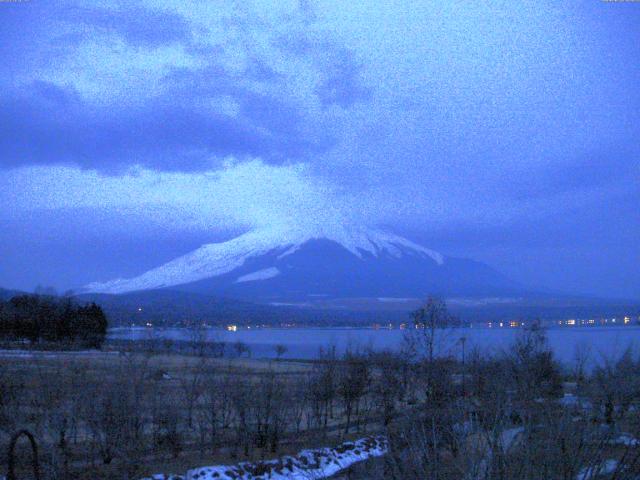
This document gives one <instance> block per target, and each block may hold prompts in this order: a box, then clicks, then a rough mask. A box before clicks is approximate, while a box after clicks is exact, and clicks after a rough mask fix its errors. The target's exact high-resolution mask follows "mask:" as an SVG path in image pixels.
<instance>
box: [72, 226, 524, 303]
mask: <svg viewBox="0 0 640 480" xmlns="http://www.w3.org/2000/svg"><path fill="white" fill-rule="evenodd" d="M162 288H172V289H177V290H188V291H195V292H205V293H215V294H219V295H225V296H229V297H235V298H244V299H251V300H257V301H269V302H276V301H291V300H296V301H301V300H305V299H318V298H336V297H342V298H344V297H369V298H375V297H383V298H388V297H393V298H395V297H416V296H418V297H419V296H424V295H427V294H442V295H494V294H504V293H512V292H513V291H515V290H517V287H516V286H514V284H513V283H512V282H510V281H509V280H507V279H506V278H505V277H503V276H502V275H500V274H498V273H497V272H495V271H494V270H492V269H491V268H489V267H487V266H485V265H483V264H480V263H477V262H473V261H470V260H461V259H455V258H450V257H445V256H443V255H442V254H440V253H438V252H435V251H433V250H430V249H428V248H425V247H423V246H421V245H418V244H416V243H414V242H412V241H410V240H407V239H406V238H403V237H400V236H398V235H394V234H391V233H386V232H382V231H380V230H374V229H370V228H365V227H352V226H350V227H346V226H343V225H340V226H339V227H335V226H333V227H332V228H318V227H315V228H314V229H312V230H309V229H302V228H287V229H282V228H280V229H275V228H271V229H258V230H254V231H250V232H248V233H245V234H243V235H241V236H239V237H237V238H234V239H232V240H229V241H226V242H221V243H211V244H207V245H203V246H202V247H200V248H198V249H197V250H195V251H193V252H191V253H188V254H186V255H184V256H182V257H179V258H176V259H175V260H172V261H170V262H168V263H166V264H164V265H162V266H159V267H157V268H154V269H153V270H150V271H148V272H146V273H143V274H142V275H140V276H138V277H135V278H130V279H117V280H113V281H108V282H105V283H92V284H90V285H87V286H86V287H85V291H87V292H96V293H114V294H117V293H124V292H130V291H137V290H151V289H162Z"/></svg>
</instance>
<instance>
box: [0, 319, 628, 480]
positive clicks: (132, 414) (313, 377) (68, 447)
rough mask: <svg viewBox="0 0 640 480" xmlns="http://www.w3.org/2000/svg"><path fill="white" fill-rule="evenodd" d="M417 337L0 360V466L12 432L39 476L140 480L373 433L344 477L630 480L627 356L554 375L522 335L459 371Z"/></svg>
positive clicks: (540, 336)
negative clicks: (245, 353) (322, 345)
mask: <svg viewBox="0 0 640 480" xmlns="http://www.w3.org/2000/svg"><path fill="white" fill-rule="evenodd" d="M419 334H420V335H421V337H420V338H417V339H415V340H416V342H415V343H413V344H408V346H409V347H412V348H407V349H406V350H405V351H403V352H401V353H390V352H387V353H384V352H383V353H381V352H367V351H360V352H354V351H348V352H346V353H345V354H344V355H340V356H338V355H337V354H336V352H335V350H332V349H325V350H324V352H323V353H322V354H321V355H320V357H319V358H318V359H317V360H315V361H293V360H286V361H285V360H256V359H250V358H232V359H221V358H214V357H210V356H207V355H206V354H205V353H204V352H205V350H200V351H199V350H198V349H197V348H195V349H194V350H193V352H192V354H190V355H186V354H177V353H168V352H165V353H162V352H155V353H152V352H148V351H141V350H139V349H136V348H131V349H129V350H119V351H103V352H95V351H94V352H71V353H65V352H33V351H12V352H3V354H2V355H0V388H1V389H2V391H1V392H0V393H1V395H0V443H1V444H0V448H1V452H2V455H3V456H2V457H1V461H2V465H8V461H9V458H8V457H6V453H5V452H6V451H7V445H8V443H9V439H10V436H11V434H12V433H13V432H15V431H17V430H20V429H27V430H29V431H30V432H31V433H33V435H34V436H35V438H36V440H37V442H38V445H39V448H40V455H39V457H40V462H41V465H40V466H41V473H42V478H43V479H57V478H62V479H73V478H91V479H103V478H104V479H106V478H114V479H116V478H117V479H140V478H143V477H148V476H149V475H151V474H156V473H163V472H164V473H168V472H186V471H188V470H190V469H194V468H195V467H199V466H209V467H208V468H209V469H210V470H211V471H216V468H219V467H217V466H220V465H234V464H238V463H239V462H247V461H248V462H253V463H252V465H254V467H251V468H253V469H254V470H251V471H263V470H264V468H266V466H267V465H269V464H268V463H264V461H266V460H270V459H277V458H281V457H282V456H284V455H294V454H296V453H297V452H300V451H301V450H303V449H314V448H318V447H323V446H327V447H328V446H336V445H339V444H340V443H342V442H344V441H346V440H355V439H358V438H363V437H366V436H370V435H378V434H380V435H383V436H384V438H385V439H386V440H385V441H387V440H388V442H389V443H388V444H389V449H388V452H387V454H386V455H385V456H384V458H383V459H379V460H375V461H372V462H365V463H363V464H359V465H357V466H355V467H354V468H352V469H349V471H348V473H347V475H348V476H349V477H350V478H354V479H356V478H362V479H364V478H372V479H377V478H380V479H382V478H384V479H385V480H388V479H403V480H406V479H416V480H417V479H424V478H432V479H442V480H449V479H454V478H455V479H459V478H461V477H463V478H470V479H471V478H473V479H487V480H489V479H498V478H500V479H505V480H519V479H532V480H533V479H536V480H538V479H539V478H545V479H562V480H569V479H571V480H588V479H592V478H597V477H602V478H616V479H622V480H637V478H639V477H640V448H639V446H640V441H639V440H637V439H638V438H640V420H639V417H638V411H640V410H639V409H640V361H639V360H638V357H637V355H634V354H633V352H631V351H628V352H626V353H624V352H620V355H619V356H618V358H617V359H615V360H612V361H611V362H608V363H603V364H601V365H600V366H596V367H595V368H592V369H587V368H586V364H587V360H586V354H585V352H582V354H581V355H580V354H578V355H576V359H575V361H574V362H572V363H571V364H564V365H560V364H558V363H557V362H556V361H555V360H554V356H553V353H552V351H551V350H550V349H549V347H548V345H547V343H546V338H545V334H544V332H543V331H541V330H536V329H532V330H527V331H524V330H523V331H522V334H521V335H520V337H518V339H517V341H516V342H515V343H514V345H513V346H512V348H511V349H510V350H508V351H506V352H504V353H502V354H500V355H497V356H484V355H481V354H480V353H478V352H474V351H472V352H467V355H466V358H465V361H463V362H460V361H457V360H455V359H448V358H435V357H434V356H432V355H430V354H429V352H430V351H432V349H431V348H430V347H432V346H433V345H432V344H431V343H430V337H429V336H428V332H427V331H420V332H419ZM578 353H580V352H578ZM18 447H19V448H18V450H17V452H16V453H17V455H16V459H17V467H16V468H17V472H19V473H20V474H21V475H23V476H21V477H19V478H29V474H30V458H31V457H30V454H29V451H28V448H27V446H26V444H25V443H23V442H21V443H19V445H18ZM261 462H262V463H261ZM276 463H277V462H276ZM220 468H222V467H220ZM3 473H4V472H2V471H0V475H1V474H3ZM256 478H257V477H256ZM262 478H275V477H271V476H268V474H267V473H264V475H263V476H262ZM278 478H281V477H278ZM282 478H287V477H282ZM291 478H294V477H291Z"/></svg>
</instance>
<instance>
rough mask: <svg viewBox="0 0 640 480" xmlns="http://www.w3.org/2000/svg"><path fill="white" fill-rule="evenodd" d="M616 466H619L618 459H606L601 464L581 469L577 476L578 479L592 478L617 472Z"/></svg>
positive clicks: (586, 479) (587, 479) (589, 479)
mask: <svg viewBox="0 0 640 480" xmlns="http://www.w3.org/2000/svg"><path fill="white" fill-rule="evenodd" d="M616 468H618V461H617V460H605V461H604V462H602V464H600V465H594V466H591V467H586V468H583V469H582V470H580V473H578V475H577V476H576V480H591V479H592V478H595V477H597V476H600V475H608V474H610V473H613V472H615V471H616Z"/></svg>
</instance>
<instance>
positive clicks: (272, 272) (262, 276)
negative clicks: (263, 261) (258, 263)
mask: <svg viewBox="0 0 640 480" xmlns="http://www.w3.org/2000/svg"><path fill="white" fill-rule="evenodd" d="M278 275H280V270H278V269H277V268H275V267H271V268H263V269H262V270H258V271H256V272H253V273H248V274H246V275H242V276H241V277H238V279H237V280H236V281H235V283H242V282H255V281H256V280H266V279H268V278H273V277H277V276H278Z"/></svg>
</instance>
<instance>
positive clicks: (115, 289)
mask: <svg viewBox="0 0 640 480" xmlns="http://www.w3.org/2000/svg"><path fill="white" fill-rule="evenodd" d="M313 239H327V240H332V241H334V242H336V243H338V244H340V245H342V246H343V247H344V248H346V249H347V250H348V251H350V252H351V253H352V254H353V255H355V256H357V257H358V258H363V254H364V253H369V254H371V255H373V256H376V257H377V256H379V255H381V254H382V253H383V252H386V253H387V254H389V255H391V256H393V257H397V258H400V257H401V256H402V255H403V254H404V253H405V252H406V251H411V252H413V253H415V254H418V255H422V256H425V257H430V258H431V259H432V260H433V261H434V262H436V263H437V264H439V265H441V264H442V263H443V262H444V257H443V256H442V255H441V254H440V253H438V252H435V251H433V250H429V249H428V248H425V247H423V246H421V245H418V244H416V243H413V242H411V241H409V240H407V239H406V238H403V237H400V236H398V235H393V234H390V233H385V232H381V231H378V230H373V229H369V228H365V227H348V228H347V227H345V226H343V225H340V226H335V225H334V226H332V227H327V226H325V227H319V226H316V227H314V228H313V229H302V228H298V229H296V228H289V229H259V230H253V231H251V232H248V233H245V234H244V235H240V236H239V237H236V238H234V239H231V240H229V241H226V242H221V243H210V244H207V245H203V246H202V247H200V248H198V249H197V250H195V251H193V252H191V253H188V254H186V255H184V256H182V257H179V258H176V259H175V260H172V261H170V262H168V263H166V264H164V265H162V266H160V267H157V268H154V269H152V270H149V271H148V272H146V273H143V274H142V275H140V276H138V277H135V278H130V279H117V280H112V281H108V282H104V283H100V282H94V283H91V284H89V285H87V286H86V287H85V288H84V290H85V291H86V292H93V293H124V292H130V291H135V290H150V289H155V288H163V287H170V286H174V285H182V284H186V283H191V282H196V281H198V280H204V279H207V278H211V277H215V276H218V275H222V274H225V273H228V272H231V271H232V270H235V269H236V268H238V267H240V266H241V265H243V264H244V262H245V261H246V260H247V259H249V258H252V257H257V256H260V255H264V254H266V253H269V252H275V253H278V255H279V256H278V258H283V257H285V256H287V255H291V254H292V253H294V252H296V251H297V250H298V249H300V247H301V246H302V245H303V244H304V243H306V242H307V241H309V240H313ZM272 273H273V272H272Z"/></svg>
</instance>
